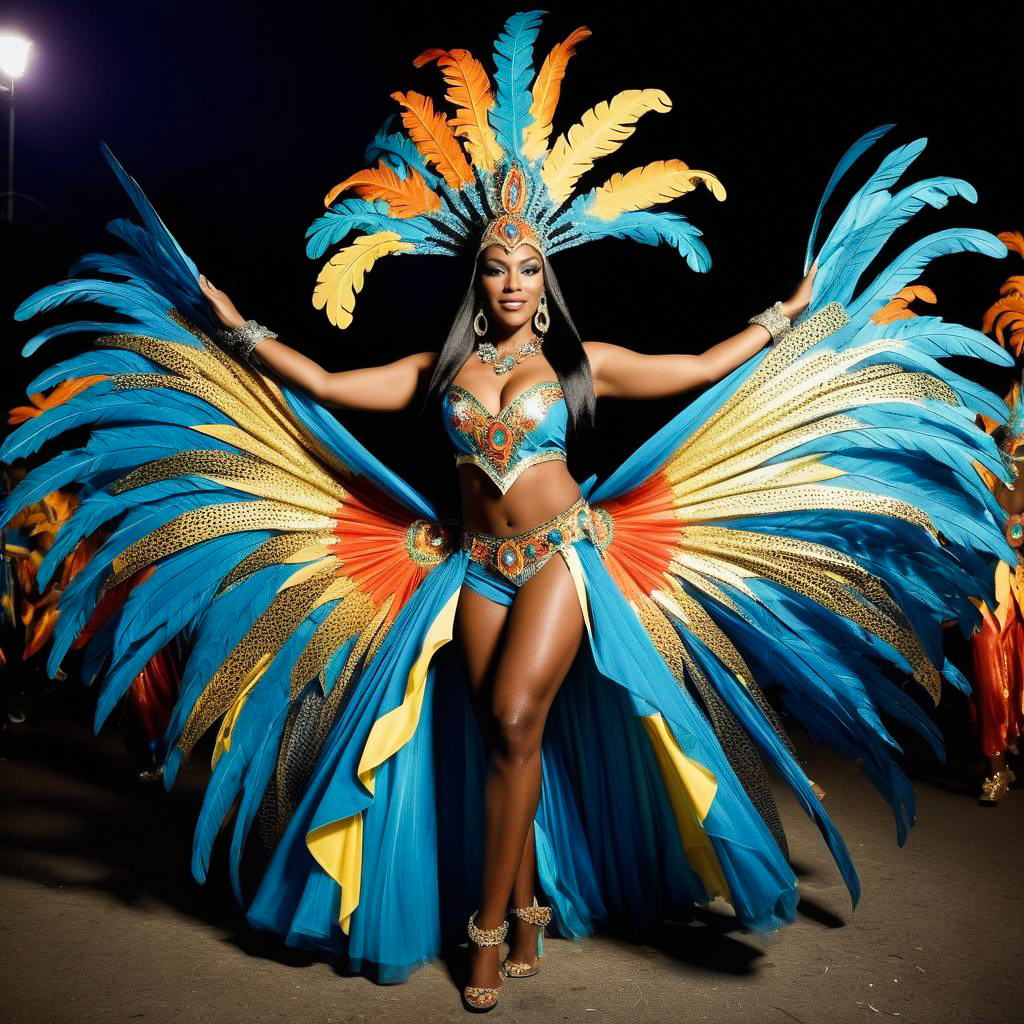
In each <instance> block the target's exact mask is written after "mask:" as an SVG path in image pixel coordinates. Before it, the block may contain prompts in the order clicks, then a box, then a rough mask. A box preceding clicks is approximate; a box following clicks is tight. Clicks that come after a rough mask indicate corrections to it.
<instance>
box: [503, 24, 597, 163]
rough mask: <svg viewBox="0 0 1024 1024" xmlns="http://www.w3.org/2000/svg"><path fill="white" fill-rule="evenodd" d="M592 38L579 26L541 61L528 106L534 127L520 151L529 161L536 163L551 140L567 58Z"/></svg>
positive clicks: (587, 31)
mask: <svg viewBox="0 0 1024 1024" xmlns="http://www.w3.org/2000/svg"><path fill="white" fill-rule="evenodd" d="M591 35H592V33H591V31H590V29H589V28H587V27H586V26H585V25H581V26H580V27H579V28H577V29H573V31H572V32H570V33H569V35H568V36H567V37H566V38H565V40H564V41H563V42H561V43H557V44H556V45H555V46H553V47H552V48H551V52H550V53H549V54H548V55H547V57H545V58H544V63H543V65H542V66H541V69H540V71H539V72H538V73H537V77H536V78H535V79H534V80H533V103H532V104H531V105H530V113H531V114H532V115H533V123H532V124H531V125H529V126H528V127H527V129H526V130H525V131H524V132H523V144H522V146H521V147H520V148H521V150H522V154H523V156H525V157H526V158H527V159H528V160H536V159H537V157H539V156H542V155H543V153H544V151H545V150H546V149H547V145H548V139H549V138H550V136H551V119H552V118H553V117H554V115H555V108H556V107H557V106H558V99H559V97H560V96H561V94H562V79H563V78H564V77H565V69H566V66H567V65H568V63H569V58H570V57H571V56H572V55H573V54H574V53H575V52H576V47H577V45H578V44H579V43H582V42H583V40H584V39H587V38H589V37H590V36H591Z"/></svg>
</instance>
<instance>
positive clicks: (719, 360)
mask: <svg viewBox="0 0 1024 1024" xmlns="http://www.w3.org/2000/svg"><path fill="white" fill-rule="evenodd" d="M817 269H818V267H817V263H815V265H814V266H812V267H811V269H810V272H809V273H808V274H807V276H806V277H805V278H804V279H803V280H802V281H801V282H800V284H799V285H798V286H797V289H796V291H795V292H794V293H793V295H792V296H791V297H790V298H789V299H787V300H786V301H785V302H783V303H782V311H783V312H784V313H785V314H786V316H787V317H789V319H790V320H792V319H794V318H795V317H797V316H799V315H800V314H801V313H802V312H803V311H804V309H805V308H806V306H807V303H808V302H809V301H810V297H811V284H812V283H813V280H814V275H815V273H816V272H817ZM770 340H771V335H770V334H769V333H768V330H767V329H766V328H764V327H761V326H759V325H757V324H751V325H750V326H749V327H747V328H746V329H744V330H742V331H740V332H739V334H734V335H733V336H732V337H731V338H726V339H725V340H724V341H720V342H718V344H716V345H712V346H711V347H710V348H708V349H705V351H703V352H701V353H699V354H696V355H682V354H680V355H659V356H652V355H645V354H643V353H642V352H634V351H633V350H632V349H628V348H623V347H622V346H621V345H610V344H607V343H605V342H601V341H587V342H584V344H583V347H584V349H585V350H586V353H587V358H588V359H589V360H590V369H591V373H592V375H593V378H594V391H595V393H596V394H597V397H598V398H669V397H671V396H672V395H678V394H681V393H682V392H684V391H689V390H691V389H692V388H699V387H705V386H706V385H708V384H714V383H715V381H719V380H721V379H722V378H723V377H725V376H726V375H728V374H729V373H731V372H732V371H733V370H735V369H736V367H737V366H739V365H741V364H742V363H744V362H746V361H747V360H748V359H749V358H750V357H751V356H752V355H754V354H755V353H756V352H759V351H760V350H761V349H762V348H764V346H765V344H766V343H767V342H768V341H770Z"/></svg>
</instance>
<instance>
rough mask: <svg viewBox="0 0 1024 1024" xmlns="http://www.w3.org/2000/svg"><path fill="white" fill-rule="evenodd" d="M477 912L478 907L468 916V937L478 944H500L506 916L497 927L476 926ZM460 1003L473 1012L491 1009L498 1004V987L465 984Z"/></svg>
mask: <svg viewBox="0 0 1024 1024" xmlns="http://www.w3.org/2000/svg"><path fill="white" fill-rule="evenodd" d="M478 913H479V909H477V910H474V911H473V913H472V914H470V916H469V924H468V925H467V926H466V927H467V930H468V932H469V937H470V939H471V940H472V941H473V942H475V943H476V944H477V945H478V946H500V945H501V943H502V942H504V941H505V935H506V934H507V933H508V918H506V919H505V920H504V921H502V922H501V924H499V925H498V927H497V928H478V927H477V926H476V925H475V924H474V920H475V918H476V915H477V914H478ZM462 1003H463V1005H464V1006H465V1007H466V1009H467V1010H472V1011H473V1012H474V1013H484V1012H485V1011H487V1010H493V1009H494V1007H495V1006H497V1004H498V989H497V988H487V987H486V986H483V985H466V986H465V987H464V988H463V990H462Z"/></svg>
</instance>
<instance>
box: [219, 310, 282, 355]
mask: <svg viewBox="0 0 1024 1024" xmlns="http://www.w3.org/2000/svg"><path fill="white" fill-rule="evenodd" d="M217 334H218V336H219V337H220V340H221V341H222V342H223V343H224V344H225V345H228V346H230V347H231V348H237V349H238V351H239V353H240V354H241V355H242V357H243V358H244V359H246V360H247V361H248V362H250V363H251V362H252V350H253V349H254V348H255V347H256V346H257V345H258V344H259V343H260V342H261V341H266V339H267V338H276V337H277V335H276V334H275V333H274V332H273V331H272V330H270V329H269V328H268V327H262V326H261V325H260V324H258V323H256V321H255V320H246V321H245V323H244V324H242V325H241V327H233V328H232V329H231V330H221V331H218V332H217Z"/></svg>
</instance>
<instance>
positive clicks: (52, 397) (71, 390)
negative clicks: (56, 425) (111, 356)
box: [7, 373, 107, 427]
mask: <svg viewBox="0 0 1024 1024" xmlns="http://www.w3.org/2000/svg"><path fill="white" fill-rule="evenodd" d="M106 379H107V375H106V374H104V373H94V374H91V375H90V376H88V377H72V378H70V379H69V380H64V381H61V382H60V384H58V385H57V386H56V387H55V388H54V389H53V390H52V391H51V392H50V393H49V394H48V395H43V394H42V392H36V394H34V395H29V396H28V397H29V399H30V401H31V402H32V404H31V405H16V406H14V408H13V409H11V410H9V411H8V413H7V422H8V423H9V424H10V425H11V426H12V427H13V426H16V425H17V424H19V423H24V422H25V421H26V420H30V419H33V418H34V417H36V416H39V415H40V414H41V413H44V412H46V410H47V409H53V408H54V407H55V406H58V405H63V404H64V403H65V402H66V401H68V399H71V398H74V397H75V395H77V394H78V393H79V392H81V391H84V390H85V389H86V388H89V387H92V385H93V384H95V383H96V382H97V381H100V380H106Z"/></svg>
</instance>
